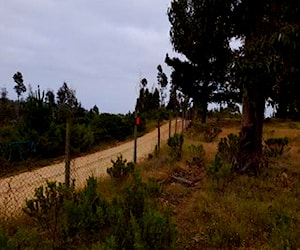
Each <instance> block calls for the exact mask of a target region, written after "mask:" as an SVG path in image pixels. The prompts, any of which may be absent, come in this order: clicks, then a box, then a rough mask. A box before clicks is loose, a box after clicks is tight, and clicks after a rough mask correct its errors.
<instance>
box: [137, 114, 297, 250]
mask: <svg viewBox="0 0 300 250" xmlns="http://www.w3.org/2000/svg"><path fill="white" fill-rule="evenodd" d="M218 126H220V127H221V128H222V132H221V133H220V134H219V135H218V137H217V138H215V139H214V140H213V142H211V143H207V142H204V141H201V136H199V135H196V134H195V133H191V132H188V133H187V134H186V136H185V144H184V148H183V149H184V152H183V159H182V161H180V162H178V161H177V162H176V161H172V160H170V159H169V160H168V157H167V156H166V155H165V154H164V155H163V156H162V158H158V159H153V160H151V161H148V162H145V163H143V164H141V165H140V169H141V170H142V173H143V177H144V178H148V177H149V176H151V177H155V178H157V179H158V180H159V181H162V182H163V186H164V196H163V197H164V199H165V203H168V204H169V205H170V207H171V208H172V210H173V213H174V215H173V217H174V219H175V221H176V223H177V227H178V230H179V237H178V241H177V246H178V249H211V248H222V249H224V248H229V249H232V248H233V249H274V248H276V249H285V248H290V249H297V247H299V246H300V239H299V235H300V181H299V179H300V165H299V164H300V154H299V152H300V129H299V128H300V123H290V122H277V121H275V122H269V123H266V124H265V126H264V139H268V138H280V137H287V138H288V140H289V144H288V150H286V151H285V152H284V154H283V155H282V156H278V157H276V158H271V159H270V161H271V164H270V166H269V167H268V168H266V169H263V172H262V174H261V175H260V176H258V177H249V176H230V177H229V178H228V177H226V176H225V177H224V178H223V179H221V180H218V181H215V180H214V179H213V178H212V177H211V176H210V175H208V174H207V173H206V170H207V167H208V166H209V165H210V164H211V163H212V162H213V160H214V156H215V154H216V152H217V145H218V141H219V140H220V138H221V137H224V136H227V135H228V134H230V133H234V134H238V132H239V129H240V123H239V122H238V121H233V122H230V121H228V120H227V121H221V122H219V123H218ZM190 144H194V145H200V144H202V145H203V147H204V149H205V152H206V166H205V167H203V168H200V169H202V170H201V171H202V172H205V173H204V174H202V179H201V181H200V182H198V183H196V184H194V185H192V186H187V185H185V184H182V183H180V182H177V181H175V180H172V179H169V180H168V176H170V175H171V174H174V173H178V172H180V171H181V172H189V171H192V170H191V169H190V168H189V167H188V166H187V162H188V161H189V159H190V157H191V155H190V153H189V152H188V145H190ZM165 153H167V150H165ZM201 171H200V172H198V173H200V174H201V173H202V172H201ZM183 176H187V178H190V176H191V175H190V173H188V174H186V175H183ZM164 180H165V182H164Z"/></svg>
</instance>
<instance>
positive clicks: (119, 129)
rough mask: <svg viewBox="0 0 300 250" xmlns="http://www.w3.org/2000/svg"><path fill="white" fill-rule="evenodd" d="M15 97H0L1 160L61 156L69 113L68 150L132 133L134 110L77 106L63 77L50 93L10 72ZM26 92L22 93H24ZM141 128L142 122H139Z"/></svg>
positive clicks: (87, 147)
mask: <svg viewBox="0 0 300 250" xmlns="http://www.w3.org/2000/svg"><path fill="white" fill-rule="evenodd" d="M13 79H14V82H15V86H14V89H15V91H16V94H17V100H11V99H9V98H8V93H7V90H6V89H5V88H2V89H1V97H0V160H1V162H2V163H3V162H5V161H18V160H24V159H25V158H28V157H33V158H36V159H45V158H53V157H58V156H62V155H63V154H64V150H65V132H66V131H65V130H66V126H65V123H66V117H67V116H70V117H71V123H72V126H71V143H70V144H71V153H72V154H73V155H75V154H79V153H84V152H88V151H90V150H91V149H93V148H95V147H98V146H100V145H102V144H104V143H111V142H114V141H122V140H125V139H126V138H128V137H129V136H131V135H132V133H133V125H134V115H133V114H132V113H130V112H129V113H128V114H125V115H123V114H108V113H100V111H99V108H98V107H97V106H94V107H93V108H91V109H90V110H86V109H84V108H83V107H82V105H81V104H80V102H79V101H78V100H77V98H76V93H75V91H74V90H72V89H70V88H69V86H68V84H67V83H63V85H62V86H61V87H60V88H59V89H58V91H57V92H56V93H55V92H54V91H52V90H48V91H44V90H41V89H40V87H39V86H38V88H37V90H32V89H31V88H30V86H26V84H25V83H24V80H23V75H22V74H21V73H20V72H17V73H16V74H15V75H14V76H13ZM26 94H27V96H26V97H25V95H26ZM139 130H140V132H143V131H144V130H145V127H143V128H139Z"/></svg>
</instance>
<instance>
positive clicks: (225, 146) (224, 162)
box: [209, 134, 239, 182]
mask: <svg viewBox="0 0 300 250" xmlns="http://www.w3.org/2000/svg"><path fill="white" fill-rule="evenodd" d="M238 149H239V138H238V136H237V135H234V134H229V135H228V136H227V137H225V138H221V140H220V142H219V144H218V152H217V154H216V156H215V160H214V162H213V163H212V164H211V165H210V167H209V173H210V174H211V176H212V177H213V178H215V179H216V180H217V181H218V182H220V180H222V179H223V180H226V179H228V178H229V177H230V176H231V173H232V170H233V169H234V168H235V166H236V165H237V161H238V152H239V151H238Z"/></svg>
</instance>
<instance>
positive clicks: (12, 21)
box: [0, 0, 172, 112]
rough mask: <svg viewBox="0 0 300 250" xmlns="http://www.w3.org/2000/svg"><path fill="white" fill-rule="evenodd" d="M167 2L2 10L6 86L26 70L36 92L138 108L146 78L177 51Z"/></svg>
mask: <svg viewBox="0 0 300 250" xmlns="http://www.w3.org/2000/svg"><path fill="white" fill-rule="evenodd" d="M168 4H169V1H168V0H164V1H162V0H118V1H99V0H89V1H86V0H43V1H41V0H26V1H20V0H10V1H6V2H5V6H2V7H1V8H0V36H1V38H2V39H1V40H2V43H1V47H0V56H1V59H2V61H1V62H0V87H4V86H5V87H7V88H8V90H9V96H10V97H14V96H15V94H14V91H13V90H12V86H13V81H12V75H13V74H14V73H15V72H16V71H18V70H19V71H21V72H22V73H23V75H24V79H25V81H27V82H30V83H31V84H32V86H33V88H35V86H36V85H37V84H40V86H41V87H42V88H44V89H54V90H57V89H58V88H59V87H60V86H61V84H62V83H63V81H67V82H68V83H69V84H70V86H71V87H73V88H75V89H76V92H77V96H78V97H79V99H80V101H81V102H82V104H83V106H84V107H86V108H90V107H92V106H93V105H94V104H97V106H98V107H99V108H100V110H102V111H109V112H127V111H128V110H129V109H131V110H132V109H133V107H134V100H135V98H136V95H137V91H136V86H137V85H138V81H139V80H140V77H147V78H148V79H149V82H150V83H154V82H155V81H156V66H157V64H162V63H163V60H164V56H165V54H166V53H170V52H171V50H172V49H171V46H170V44H169V37H168V32H169V24H168V20H167V16H166V12H167V6H168Z"/></svg>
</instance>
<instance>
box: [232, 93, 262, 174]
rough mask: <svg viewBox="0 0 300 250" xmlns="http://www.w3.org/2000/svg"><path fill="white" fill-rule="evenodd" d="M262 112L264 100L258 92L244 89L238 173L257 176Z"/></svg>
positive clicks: (259, 158) (259, 160)
mask: <svg viewBox="0 0 300 250" xmlns="http://www.w3.org/2000/svg"><path fill="white" fill-rule="evenodd" d="M264 110H265V99H264V96H263V95H262V94H261V93H259V90H256V91H253V90H248V89H244V98H243V114H242V124H241V132H240V141H239V152H238V163H237V166H235V170H236V171H237V172H239V173H253V174H255V175H257V174H258V173H259V171H260V168H261V156H262V129H263V119H264Z"/></svg>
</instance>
